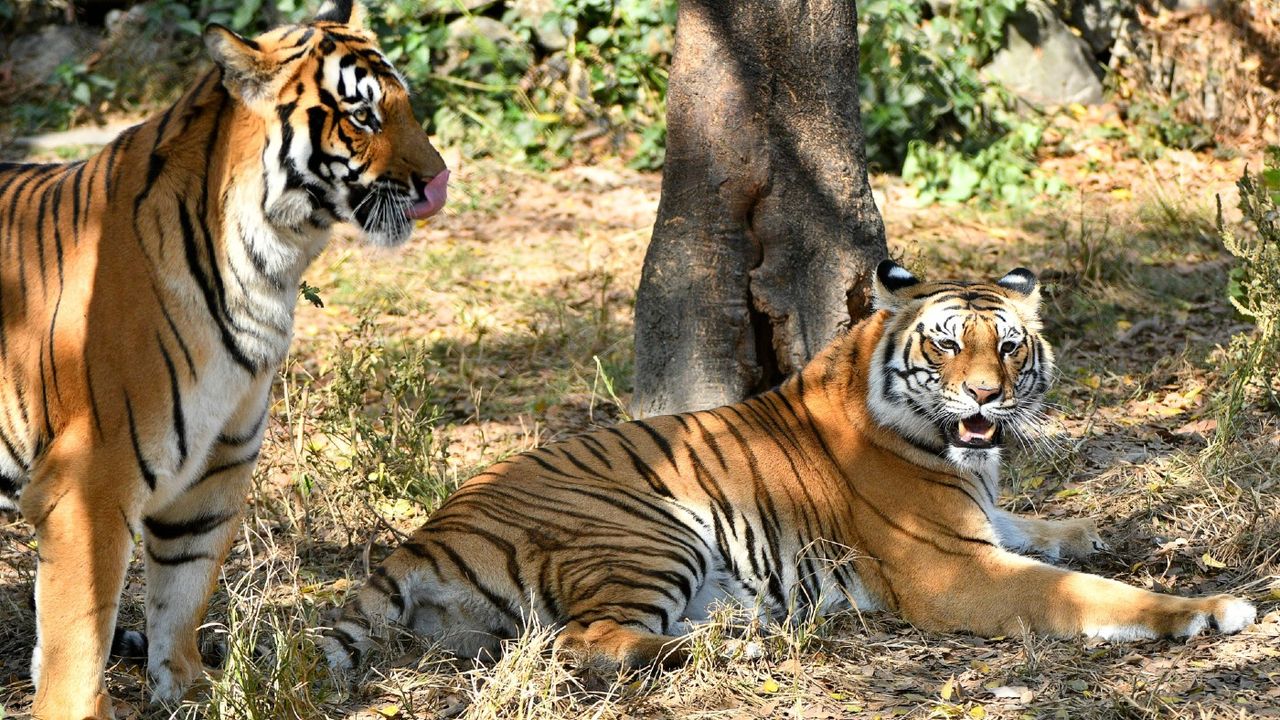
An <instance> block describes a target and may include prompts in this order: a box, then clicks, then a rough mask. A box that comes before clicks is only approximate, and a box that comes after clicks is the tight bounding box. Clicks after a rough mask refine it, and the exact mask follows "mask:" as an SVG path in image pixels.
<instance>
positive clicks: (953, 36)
mask: <svg viewBox="0 0 1280 720" xmlns="http://www.w3.org/2000/svg"><path fill="white" fill-rule="evenodd" d="M449 2H453V3H455V5H454V7H453V8H452V9H450V11H449V12H448V13H442V12H438V11H436V10H438V9H439V8H441V7H444V8H448V7H449V6H448V3H449ZM1024 2H1025V0H955V2H953V3H951V5H950V7H949V9H948V10H947V11H946V12H945V14H941V15H933V14H932V11H931V10H930V9H929V8H930V6H929V3H928V2H927V0H866V2H863V3H860V4H859V17H860V28H859V30H860V35H861V43H860V45H861V62H860V68H859V69H860V73H861V77H860V87H861V92H862V102H861V109H862V118H863V124H864V128H865V130H866V140H867V157H868V161H869V162H870V164H871V166H872V167H873V168H878V169H881V170H885V171H891V172H892V171H898V170H900V171H901V172H902V174H903V177H904V179H905V180H906V181H907V182H909V183H910V184H912V185H913V186H914V187H915V188H916V189H917V191H918V192H919V193H920V195H921V197H922V198H923V199H925V200H926V201H944V202H963V201H967V200H970V199H978V200H981V201H999V202H1004V203H1010V204H1016V203H1022V202H1025V201H1027V200H1029V199H1031V198H1033V197H1034V196H1036V195H1039V194H1041V193H1053V192H1055V191H1056V189H1057V187H1058V183H1057V182H1056V181H1055V180H1053V179H1051V178H1046V177H1044V176H1043V175H1042V174H1041V173H1040V172H1039V171H1038V170H1037V169H1036V167H1035V163H1034V155H1035V152H1036V149H1037V147H1038V146H1039V143H1040V137H1041V129H1042V128H1041V126H1040V125H1039V124H1038V123H1036V122H1033V121H1028V120H1025V119H1022V118H1020V117H1019V116H1018V115H1016V114H1015V113H1014V112H1012V101H1011V100H1010V98H1009V97H1008V96H1007V94H1006V93H1004V92H1003V91H1002V90H1001V89H1000V88H998V87H995V86H992V85H990V84H988V83H987V81H986V80H984V79H983V78H982V77H981V76H980V74H979V72H978V68H979V67H981V66H982V65H983V64H985V63H986V62H987V61H988V60H989V59H990V57H991V55H992V54H993V53H994V52H995V51H996V50H997V49H998V47H999V45H1000V43H1001V38H1002V36H1003V33H1004V27H1005V24H1006V21H1007V20H1008V17H1009V15H1010V14H1011V13H1014V12H1016V11H1017V10H1018V9H1019V8H1020V7H1021V5H1022V4H1023V3H1024ZM318 4H319V3H318V1H317V0H275V1H274V2H265V1H264V0H199V1H198V2H190V3H188V2H179V1H178V0H152V2H149V3H145V4H144V5H143V6H142V8H143V13H144V15H145V27H144V28H143V29H142V31H141V37H140V38H139V39H138V40H137V42H140V43H147V44H148V45H149V46H154V47H163V48H165V49H166V50H165V52H166V53H167V55H166V59H165V60H160V59H157V60H156V61H155V62H150V63H143V65H144V66H145V67H137V68H130V67H128V66H117V67H115V68H112V67H109V66H107V67H104V68H99V67H95V68H94V70H93V71H92V72H91V71H89V69H87V68H85V67H83V66H78V67H68V68H65V69H63V70H61V71H60V73H59V76H58V87H57V91H56V92H55V93H54V97H53V98H52V99H49V98H46V97H42V98H40V101H39V103H38V104H37V103H33V104H32V106H31V107H27V108H26V109H25V110H24V108H23V107H15V108H13V109H12V110H11V113H10V114H11V115H12V116H17V118H18V123H19V125H26V126H28V127H30V126H31V125H33V124H39V125H40V126H44V127H47V126H51V125H52V126H63V125H66V124H67V123H69V122H71V121H72V120H73V119H74V118H75V116H76V115H77V114H83V113H84V109H85V108H93V109H96V108H106V107H118V108H123V109H132V108H136V107H137V106H139V105H141V104H144V103H145V102H146V98H145V97H144V95H145V88H147V87H149V85H148V82H147V81H144V80H138V79H136V78H127V79H126V78H121V79H120V81H119V82H118V83H117V82H116V81H115V80H111V79H108V78H114V77H115V75H113V74H112V72H113V71H114V70H119V71H121V72H119V73H118V74H120V75H130V74H137V75H140V76H144V77H145V76H148V74H150V75H155V74H157V73H163V72H166V71H165V70H164V68H169V69H170V70H169V71H168V72H169V75H170V77H169V79H170V80H171V83H172V84H174V85H177V84H179V83H181V82H182V81H183V80H185V78H187V77H189V74H187V73H185V72H184V71H183V70H182V69H181V68H185V67H189V66H190V64H191V63H193V62H195V61H196V60H197V59H198V58H199V57H201V55H202V54H203V49H202V48H201V46H200V43H199V35H200V32H201V30H202V28H203V27H204V25H205V24H206V23H209V22H218V23H222V24H225V25H227V26H229V27H231V28H232V29H234V30H236V31H238V32H242V33H246V34H253V33H257V32H260V31H262V30H265V29H267V28H269V27H271V26H274V25H276V24H278V23H281V22H290V21H301V20H305V19H307V18H309V17H311V16H312V14H313V13H314V11H315V7H316V6H317V5H318ZM367 4H368V5H369V7H370V10H371V15H370V23H371V25H372V27H373V29H374V31H375V32H376V33H377V34H378V35H379V37H380V38H381V41H382V44H383V48H384V50H385V51H386V53H387V55H388V56H389V58H390V59H391V61H392V62H393V63H395V64H396V66H397V67H398V68H399V69H400V70H401V72H402V73H403V74H404V75H405V77H406V78H408V80H409V82H410V84H411V85H412V86H413V90H414V92H413V102H414V104H415V110H416V111H417V112H418V114H419V117H422V118H424V119H429V124H430V126H431V127H432V129H433V131H434V132H435V133H436V134H437V135H438V136H439V138H440V144H441V145H443V146H445V147H450V148H458V149H460V150H461V151H462V152H463V153H464V154H465V155H468V156H482V155H492V156H497V157H499V158H501V159H503V160H509V161H512V160H513V161H517V162H526V163H529V164H532V165H533V166H534V167H536V168H545V167H549V166H555V165H559V164H562V163H564V162H566V161H568V160H574V159H586V158H590V157H592V156H595V155H599V154H621V155H622V156H624V157H626V158H627V159H628V160H629V162H630V164H631V165H632V166H633V167H638V168H646V169H656V168H660V167H661V166H662V164H663V160H664V155H665V146H666V124H665V114H666V106H665V99H664V98H665V93H666V89H667V67H668V65H669V63H670V59H671V51H672V47H673V45H674V28H675V17H676V4H677V3H676V0H549V1H548V2H547V3H546V4H545V7H546V8H547V10H546V12H544V13H543V14H542V15H541V16H537V17H535V16H531V15H528V14H522V13H520V12H518V11H517V10H516V9H514V8H512V7H510V5H511V4H510V3H505V4H504V3H494V4H490V5H488V6H484V7H482V8H481V9H479V10H477V11H474V12H469V11H467V10H466V9H465V6H464V4H463V3H462V2H461V0H438V1H437V2H434V3H424V2H423V0H387V1H386V2H382V3H367ZM430 8H435V9H436V10H432V9H430ZM504 8H505V9H504ZM152 84H154V83H152ZM153 100H154V98H153ZM24 112H26V115H25V116H24V115H23V113H24ZM1158 127H1159V128H1165V130H1167V132H1166V131H1165V130H1159V132H1160V133H1161V141H1162V142H1164V143H1166V144H1170V143H1184V144H1194V142H1195V140H1194V138H1189V137H1183V135H1185V132H1184V130H1185V128H1181V126H1177V125H1175V124H1173V123H1172V122H1168V123H1163V124H1159V125H1158Z"/></svg>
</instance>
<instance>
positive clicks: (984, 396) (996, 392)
mask: <svg viewBox="0 0 1280 720" xmlns="http://www.w3.org/2000/svg"><path fill="white" fill-rule="evenodd" d="M964 390H965V392H967V393H969V395H970V396H972V397H973V399H974V400H977V401H978V404H979V405H985V404H987V403H989V402H991V401H992V400H995V399H997V398H999V397H1000V388H999V387H987V386H986V385H970V384H969V383H964Z"/></svg>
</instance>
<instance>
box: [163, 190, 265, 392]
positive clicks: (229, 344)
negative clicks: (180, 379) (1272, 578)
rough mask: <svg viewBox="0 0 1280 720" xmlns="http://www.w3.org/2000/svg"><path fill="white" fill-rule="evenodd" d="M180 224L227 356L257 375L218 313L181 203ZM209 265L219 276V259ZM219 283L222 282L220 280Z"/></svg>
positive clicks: (193, 272)
mask: <svg viewBox="0 0 1280 720" xmlns="http://www.w3.org/2000/svg"><path fill="white" fill-rule="evenodd" d="M178 224H179V226H180V227H181V229H182V244H183V247H184V248H185V249H186V256H187V269H188V270H190V271H191V275H192V277H193V278H194V279H195V281H196V285H197V286H198V287H199V288H200V293H201V295H202V296H203V297H204V304H205V309H206V310H207V311H208V312H209V317H210V318H212V320H213V322H214V324H215V325H216V326H217V327H218V334H219V335H220V337H221V338H222V346H223V348H225V349H226V351H227V354H228V355H230V356H231V359H232V360H233V361H234V362H235V363H236V364H237V365H239V366H240V367H242V368H244V369H245V371H247V372H248V373H249V374H250V375H253V374H256V373H257V368H256V367H255V366H254V364H253V362H251V361H250V360H249V358H248V357H246V356H245V354H244V351H243V350H241V349H240V344H239V342H238V341H237V340H236V338H235V335H233V334H232V332H231V328H229V327H228V326H227V323H226V321H225V320H224V318H223V317H222V315H220V314H219V312H218V301H217V300H216V299H215V296H214V288H213V287H212V286H211V285H210V279H209V277H208V276H207V275H206V274H205V272H204V268H203V267H201V265H200V251H199V250H198V249H197V247H196V237H195V228H194V227H192V225H191V215H190V213H189V211H188V210H187V206H186V205H184V204H183V203H182V202H181V201H179V202H178ZM209 264H210V266H211V267H212V268H213V273H214V276H215V277H216V276H217V269H216V268H217V258H216V257H212V256H211V257H210V258H209ZM217 282H219V283H220V282H221V280H220V279H218V280H217Z"/></svg>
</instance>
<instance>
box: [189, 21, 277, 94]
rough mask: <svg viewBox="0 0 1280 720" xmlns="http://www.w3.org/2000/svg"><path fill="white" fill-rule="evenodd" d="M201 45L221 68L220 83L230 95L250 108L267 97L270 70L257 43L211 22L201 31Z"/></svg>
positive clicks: (270, 66)
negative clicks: (202, 32) (202, 41)
mask: <svg viewBox="0 0 1280 720" xmlns="http://www.w3.org/2000/svg"><path fill="white" fill-rule="evenodd" d="M204 46H205V48H207V49H208V50H209V56H210V57H212V58H213V61H214V62H215V63H217V64H218V67H220V68H222V84H223V85H226V86H227V90H230V91H231V94H232V95H235V96H236V97H238V98H240V99H241V100H243V101H244V102H245V103H246V104H249V105H252V104H254V103H256V102H257V101H259V100H261V99H263V98H264V97H266V96H267V95H268V93H269V91H270V90H271V89H272V87H271V78H272V75H273V73H272V69H273V68H272V65H271V63H270V62H269V61H268V60H267V58H266V56H265V55H263V53H262V51H261V49H260V48H259V46H258V43H257V42H255V41H254V40H250V39H249V38H246V37H243V36H241V35H237V34H236V33H235V32H232V30H231V29H230V28H227V27H226V26H223V25H219V24H217V23H210V24H209V25H208V27H206V28H205V29H204Z"/></svg>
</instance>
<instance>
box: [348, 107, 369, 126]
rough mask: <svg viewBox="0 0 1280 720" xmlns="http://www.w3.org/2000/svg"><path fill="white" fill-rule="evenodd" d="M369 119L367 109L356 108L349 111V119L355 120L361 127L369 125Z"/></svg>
mask: <svg viewBox="0 0 1280 720" xmlns="http://www.w3.org/2000/svg"><path fill="white" fill-rule="evenodd" d="M369 117H370V116H369V108H366V107H358V108H356V109H355V110H352V111H351V119H352V120H355V121H356V122H358V123H360V124H361V125H367V124H368V123H369Z"/></svg>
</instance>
